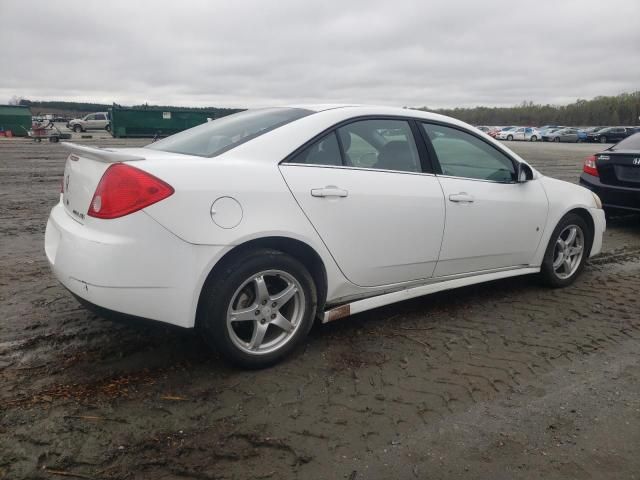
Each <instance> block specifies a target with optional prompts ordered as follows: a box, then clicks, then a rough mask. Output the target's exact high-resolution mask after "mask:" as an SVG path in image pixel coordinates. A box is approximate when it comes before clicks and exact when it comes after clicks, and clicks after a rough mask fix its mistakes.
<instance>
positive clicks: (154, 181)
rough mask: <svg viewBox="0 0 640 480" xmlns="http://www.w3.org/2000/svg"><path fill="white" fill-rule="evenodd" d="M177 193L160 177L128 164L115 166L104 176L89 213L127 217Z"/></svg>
mask: <svg viewBox="0 0 640 480" xmlns="http://www.w3.org/2000/svg"><path fill="white" fill-rule="evenodd" d="M173 192H174V190H173V187H171V185H168V184H166V183H165V182H163V181H162V180H160V179H159V178H156V177H154V176H153V175H151V174H149V173H147V172H144V171H142V170H139V169H137V168H135V167H131V166H129V165H125V164H124V163H115V164H113V165H111V166H110V167H109V168H107V170H106V171H105V172H104V175H102V178H101V179H100V183H98V187H97V188H96V192H95V193H94V194H93V199H91V205H90V206H89V211H88V212H87V214H88V215H89V216H90V217H96V218H118V217H124V216H125V215H129V214H130V213H133V212H137V211H138V210H141V209H143V208H145V207H148V206H149V205H152V204H154V203H156V202H159V201H160V200H163V199H165V198H167V197H168V196H170V195H172V194H173Z"/></svg>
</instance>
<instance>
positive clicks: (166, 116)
mask: <svg viewBox="0 0 640 480" xmlns="http://www.w3.org/2000/svg"><path fill="white" fill-rule="evenodd" d="M109 111H110V113H111V135H113V136H114V137H117V138H120V137H155V136H158V137H167V136H169V135H173V134H174V133H178V132H181V131H182V130H186V129H187V128H191V127H195V126H196V125H200V124H202V123H205V122H207V121H208V120H209V119H211V120H213V119H215V118H216V115H218V116H220V113H219V112H214V111H205V110H202V111H194V110H179V109H166V110H163V109H156V108H126V107H112V108H110V109H109Z"/></svg>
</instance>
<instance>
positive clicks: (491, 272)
mask: <svg viewBox="0 0 640 480" xmlns="http://www.w3.org/2000/svg"><path fill="white" fill-rule="evenodd" d="M66 147H67V148H69V149H70V155H69V157H68V159H67V162H66V166H65V171H64V178H63V182H62V193H61V195H60V202H59V203H58V204H57V205H56V206H55V207H54V208H53V209H52V211H51V215H50V217H49V221H48V223H47V229H46V235H45V251H46V255H47V258H48V260H49V262H50V264H51V267H52V269H53V272H54V273H55V275H56V277H57V278H58V280H59V281H60V282H61V283H62V284H63V285H64V286H65V287H66V288H67V289H68V290H70V291H71V293H73V294H74V295H75V296H76V297H77V298H78V299H79V300H80V301H81V302H82V303H83V304H85V305H87V306H88V307H90V308H93V309H95V310H96V311H98V312H100V314H102V315H103V316H106V317H109V316H112V315H117V316H123V315H124V316H132V317H143V318H147V319H153V320H157V321H161V322H167V323H171V324H175V325H179V326H182V327H188V328H191V327H197V328H199V329H200V330H201V331H202V333H203V335H204V338H205V339H206V340H207V341H208V342H209V343H210V344H211V345H213V346H214V347H215V348H217V349H218V350H219V351H220V352H221V353H222V354H223V355H224V356H225V357H226V358H227V359H229V360H230V361H233V362H235V363H236V364H239V365H242V366H245V367H253V368H256V367H263V366H267V365H269V364H272V363H274V362H275V361H277V360H279V359H280V358H282V357H283V356H284V355H286V354H287V353H289V352H291V351H292V350H293V349H294V348H295V347H296V345H299V344H300V343H301V341H302V340H303V339H304V337H305V335H306V334H307V332H308V331H309V329H310V328H311V326H312V324H313V322H314V319H316V318H318V319H319V320H320V321H321V322H330V321H333V320H337V319H339V318H343V317H346V316H348V315H350V314H354V313H358V312H363V311H366V310H369V309H372V308H375V307H379V306H381V305H386V304H390V303H393V302H398V301H401V300H405V299H408V298H413V297H417V296H421V295H425V294H429V293H433V292H437V291H441V290H446V289H451V288H457V287H462V286H465V285H470V284H474V283H479V282H486V281H490V280H496V279H501V278H507V277H513V276H516V275H525V274H538V275H539V276H540V277H542V279H544V280H545V281H546V282H547V283H548V284H549V285H551V286H554V287H562V286H566V285H568V284H570V283H571V282H573V281H574V280H575V278H576V277H577V276H578V275H579V274H580V272H581V270H582V269H583V267H584V265H585V261H586V259H587V257H589V256H591V255H595V254H597V253H598V252H599V251H600V248H601V245H602V235H603V232H604V229H605V216H604V213H603V210H602V209H601V204H600V200H599V199H598V197H597V196H596V195H595V194H593V193H591V192H590V191H589V190H586V189H584V188H582V187H580V186H577V185H574V184H570V183H566V182H562V181H560V180H555V179H553V178H549V177H545V176H543V175H541V174H540V173H538V172H537V171H536V170H535V169H533V168H532V167H530V166H529V165H528V164H527V163H526V162H525V161H524V160H523V159H521V158H520V157H519V156H518V155H516V154H515V153H513V152H512V151H511V150H509V149H507V148H506V147H505V146H503V145H502V144H500V143H499V142H496V141H494V140H493V139H491V138H490V137H489V136H487V135H485V134H483V133H482V132H479V131H478V130H477V129H475V128H473V127H472V126H470V125H467V124H465V123H462V122H459V121H457V120H454V119H452V118H448V117H444V116H440V115H435V114H430V113H425V112H421V111H414V110H406V109H397V108H387V107H366V106H304V107H282V108H267V109H258V110H248V111H245V112H241V113H237V114H235V115H231V116H228V117H224V118H221V119H219V120H215V121H213V122H210V123H207V124H204V125H201V126H198V127H195V128H192V129H190V130H186V131H184V132H182V133H179V134H176V135H173V136H171V137H168V138H166V139H164V140H160V141H158V142H156V143H152V144H151V145H148V146H147V147H145V148H125V149H101V148H93V147H85V146H80V145H74V144H66Z"/></svg>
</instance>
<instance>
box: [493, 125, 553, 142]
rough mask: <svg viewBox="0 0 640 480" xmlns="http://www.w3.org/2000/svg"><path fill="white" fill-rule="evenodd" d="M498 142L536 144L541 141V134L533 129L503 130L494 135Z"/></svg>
mask: <svg viewBox="0 0 640 480" xmlns="http://www.w3.org/2000/svg"><path fill="white" fill-rule="evenodd" d="M496 139H498V140H508V141H511V140H526V141H528V142H537V141H538V140H542V134H541V133H540V132H539V131H538V130H537V129H535V128H533V127H518V128H513V129H511V130H503V131H501V132H498V134H497V135H496Z"/></svg>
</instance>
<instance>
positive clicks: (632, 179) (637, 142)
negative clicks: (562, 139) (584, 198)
mask: <svg viewBox="0 0 640 480" xmlns="http://www.w3.org/2000/svg"><path fill="white" fill-rule="evenodd" d="M580 185H583V186H584V187H586V188H588V189H589V190H591V191H593V192H595V193H596V194H597V195H598V196H599V197H600V199H601V200H602V204H603V206H604V208H605V209H606V210H633V211H640V133H635V134H633V135H631V136H629V137H627V138H625V139H624V140H622V141H621V142H619V143H617V144H615V145H613V146H611V147H609V148H607V149H606V150H603V151H602V152H600V153H598V154H596V155H591V156H589V157H587V158H586V159H585V161H584V166H583V170H582V174H581V175H580Z"/></svg>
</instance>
